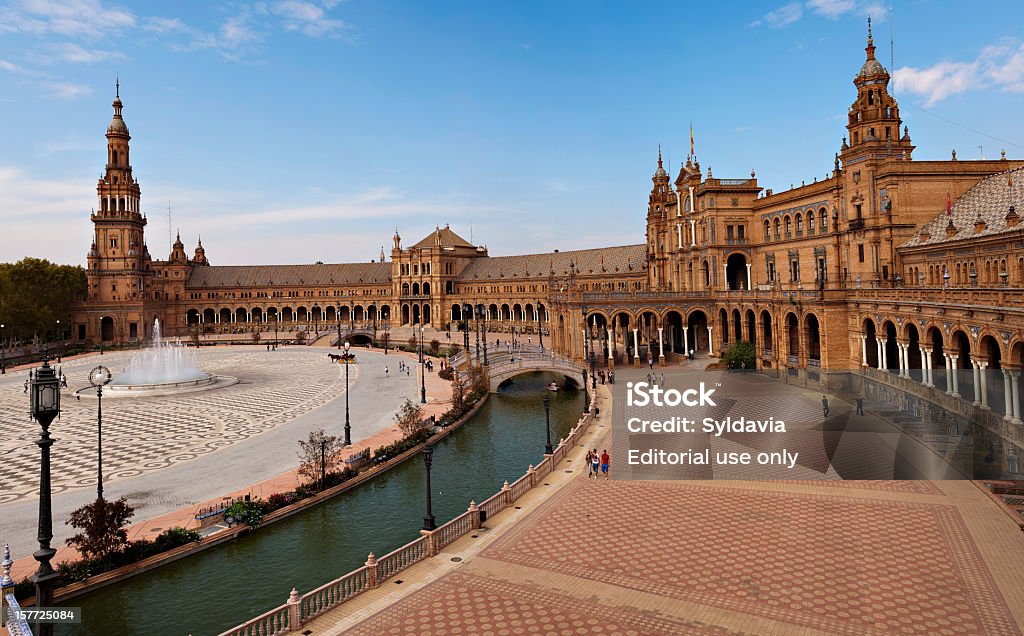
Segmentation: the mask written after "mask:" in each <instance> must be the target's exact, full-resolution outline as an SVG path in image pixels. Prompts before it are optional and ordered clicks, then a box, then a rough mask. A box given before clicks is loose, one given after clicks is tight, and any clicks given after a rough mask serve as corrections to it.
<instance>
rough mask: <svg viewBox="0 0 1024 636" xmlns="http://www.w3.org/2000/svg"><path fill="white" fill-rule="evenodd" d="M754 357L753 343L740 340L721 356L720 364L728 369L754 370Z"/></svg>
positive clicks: (755, 365) (755, 364) (755, 355)
mask: <svg viewBox="0 0 1024 636" xmlns="http://www.w3.org/2000/svg"><path fill="white" fill-rule="evenodd" d="M756 357H757V354H756V352H755V350H754V343H752V342H747V341H746V340H740V341H739V342H737V343H734V344H733V345H732V346H731V347H729V349H728V351H726V352H725V353H724V354H723V355H722V362H723V363H724V364H725V366H726V368H728V369H755V368H757V363H756Z"/></svg>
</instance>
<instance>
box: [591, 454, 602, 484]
mask: <svg viewBox="0 0 1024 636" xmlns="http://www.w3.org/2000/svg"><path fill="white" fill-rule="evenodd" d="M600 462H601V456H600V455H598V454H597V449H596V448H595V449H594V451H593V452H592V453H591V454H590V472H591V474H593V475H594V479H597V471H598V470H600V468H601V466H600Z"/></svg>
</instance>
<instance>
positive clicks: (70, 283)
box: [0, 258, 87, 341]
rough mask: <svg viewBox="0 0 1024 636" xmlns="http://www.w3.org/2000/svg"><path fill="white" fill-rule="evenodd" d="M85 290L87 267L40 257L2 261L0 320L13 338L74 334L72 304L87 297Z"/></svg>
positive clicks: (42, 337) (0, 273) (23, 339)
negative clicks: (58, 322)
mask: <svg viewBox="0 0 1024 636" xmlns="http://www.w3.org/2000/svg"><path fill="white" fill-rule="evenodd" d="M86 293H87V285H86V276H85V270H84V269H82V268H81V267H79V266H72V265H57V264H56V263H51V262H50V261H47V260H44V259H39V258H23V259H21V260H20V261H18V262H17V263H0V323H3V324H5V325H6V329H5V332H6V336H7V338H9V339H10V340H12V341H13V340H21V341H31V340H32V338H33V337H34V336H38V337H39V338H41V339H43V340H50V339H53V338H55V337H57V336H63V337H67V336H69V335H74V334H72V333H71V326H72V325H71V305H72V303H74V302H75V301H78V300H83V299H85V297H86ZM58 320H60V325H61V327H60V331H61V333H58V332H57V331H58V328H57V321H58Z"/></svg>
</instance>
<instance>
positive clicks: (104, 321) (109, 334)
mask: <svg viewBox="0 0 1024 636" xmlns="http://www.w3.org/2000/svg"><path fill="white" fill-rule="evenodd" d="M113 339H114V319H113V318H111V317H110V316H104V317H102V318H100V340H102V341H104V342H109V341H111V340H113Z"/></svg>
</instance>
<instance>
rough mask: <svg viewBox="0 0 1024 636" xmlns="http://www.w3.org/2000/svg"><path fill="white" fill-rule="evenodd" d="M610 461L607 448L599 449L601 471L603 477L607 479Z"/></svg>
mask: <svg viewBox="0 0 1024 636" xmlns="http://www.w3.org/2000/svg"><path fill="white" fill-rule="evenodd" d="M610 463H611V457H609V456H608V449H605V450H603V451H601V472H602V473H604V478H605V479H606V480H607V479H608V464H610Z"/></svg>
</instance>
